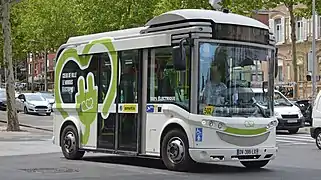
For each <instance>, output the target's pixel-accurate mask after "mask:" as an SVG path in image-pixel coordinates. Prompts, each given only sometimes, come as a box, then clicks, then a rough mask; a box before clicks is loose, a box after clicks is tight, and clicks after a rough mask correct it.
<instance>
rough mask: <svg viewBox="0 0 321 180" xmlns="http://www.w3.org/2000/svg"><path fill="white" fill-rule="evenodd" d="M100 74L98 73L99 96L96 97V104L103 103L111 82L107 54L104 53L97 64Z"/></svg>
mask: <svg viewBox="0 0 321 180" xmlns="http://www.w3.org/2000/svg"><path fill="white" fill-rule="evenodd" d="M99 64H100V65H99V67H100V68H101V69H100V73H99V82H100V83H99V95H98V103H103V102H104V99H105V96H106V95H107V91H108V88H109V85H110V82H111V79H110V78H111V64H110V59H109V55H108V53H104V54H101V55H100V62H99Z"/></svg>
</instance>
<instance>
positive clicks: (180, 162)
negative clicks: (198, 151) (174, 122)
mask: <svg viewBox="0 0 321 180" xmlns="http://www.w3.org/2000/svg"><path fill="white" fill-rule="evenodd" d="M188 148H189V145H188V139H187V136H186V135H185V133H184V132H182V131H181V130H179V129H173V130H170V131H169V132H168V133H167V134H166V135H165V136H164V138H163V141H162V145H161V157H162V161H163V163H164V164H165V166H166V167H167V168H168V169H169V170H173V171H188V170H190V169H191V168H192V166H193V165H194V164H195V162H194V161H193V160H192V158H191V157H190V155H189V152H188Z"/></svg>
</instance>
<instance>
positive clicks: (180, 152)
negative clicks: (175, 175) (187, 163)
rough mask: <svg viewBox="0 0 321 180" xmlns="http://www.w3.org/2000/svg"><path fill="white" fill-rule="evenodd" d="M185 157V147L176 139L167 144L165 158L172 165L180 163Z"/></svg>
mask: <svg viewBox="0 0 321 180" xmlns="http://www.w3.org/2000/svg"><path fill="white" fill-rule="evenodd" d="M184 156H185V145H184V143H183V141H182V140H181V139H180V138H178V137H175V138H172V139H171V140H170V141H169V142H168V144H167V157H168V159H169V160H170V161H171V162H172V163H175V164H177V163H180V162H181V161H182V160H183V158H184Z"/></svg>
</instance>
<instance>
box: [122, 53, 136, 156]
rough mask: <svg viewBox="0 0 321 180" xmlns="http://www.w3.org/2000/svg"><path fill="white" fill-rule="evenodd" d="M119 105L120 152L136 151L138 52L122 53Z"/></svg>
mask: <svg viewBox="0 0 321 180" xmlns="http://www.w3.org/2000/svg"><path fill="white" fill-rule="evenodd" d="M120 57H121V58H120V64H121V65H120V66H121V73H120V83H119V90H118V97H119V98H118V103H119V107H120V108H119V138H118V142H119V146H118V149H120V150H127V151H136V148H137V119H138V104H137V102H138V97H137V96H138V93H137V92H138V91H137V87H138V86H137V84H138V72H139V61H138V50H130V51H123V52H121V56H120Z"/></svg>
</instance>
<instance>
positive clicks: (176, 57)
mask: <svg viewBox="0 0 321 180" xmlns="http://www.w3.org/2000/svg"><path fill="white" fill-rule="evenodd" d="M172 58H173V65H174V69H175V70H178V71H183V70H185V69H186V49H185V47H184V45H183V43H182V42H181V43H180V45H179V46H174V47H173V52H172Z"/></svg>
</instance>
